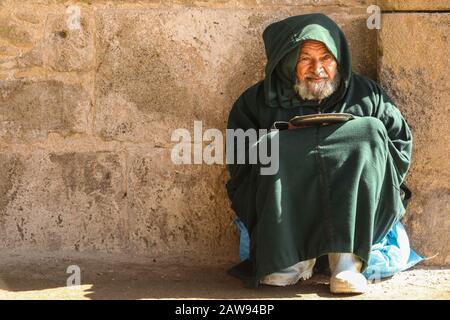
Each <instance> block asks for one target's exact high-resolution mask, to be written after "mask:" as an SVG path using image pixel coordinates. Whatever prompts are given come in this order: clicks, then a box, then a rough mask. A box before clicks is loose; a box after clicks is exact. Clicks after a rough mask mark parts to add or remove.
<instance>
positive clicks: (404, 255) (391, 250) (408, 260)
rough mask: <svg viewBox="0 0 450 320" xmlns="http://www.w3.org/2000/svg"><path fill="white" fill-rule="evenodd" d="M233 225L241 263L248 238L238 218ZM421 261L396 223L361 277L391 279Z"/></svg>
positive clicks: (247, 255) (248, 252) (248, 249)
mask: <svg viewBox="0 0 450 320" xmlns="http://www.w3.org/2000/svg"><path fill="white" fill-rule="evenodd" d="M234 223H235V224H236V226H237V228H238V230H239V238H240V239H239V242H240V245H239V258H240V260H241V261H243V260H245V259H247V258H248V257H249V254H250V237H249V235H248V231H247V228H246V227H245V225H244V223H243V222H242V221H241V220H240V219H239V218H236V219H235V220H234ZM422 260H424V258H423V257H421V256H419V255H418V254H417V253H416V252H415V251H414V250H413V249H412V248H411V247H410V245H409V239H408V235H407V234H406V230H405V228H404V227H403V225H402V224H401V222H400V221H398V222H397V223H396V224H394V225H393V226H392V228H391V230H390V231H389V232H388V233H387V234H386V236H385V237H384V238H383V239H382V240H381V241H380V242H378V243H376V244H374V245H373V246H372V250H371V252H370V258H369V263H368V266H367V268H366V270H364V272H363V275H364V276H365V277H366V278H367V279H369V280H377V279H381V278H386V277H391V276H393V275H394V274H396V273H398V272H401V271H404V270H406V269H409V268H411V267H412V266H414V265H415V264H417V263H419V262H421V261H422Z"/></svg>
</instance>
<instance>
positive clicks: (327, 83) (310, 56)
mask: <svg viewBox="0 0 450 320" xmlns="http://www.w3.org/2000/svg"><path fill="white" fill-rule="evenodd" d="M296 74H297V84H296V88H295V89H296V91H297V92H298V93H299V94H300V96H301V97H302V98H303V99H306V100H322V99H324V98H326V97H327V96H329V95H331V94H332V93H333V92H334V91H335V90H336V89H337V87H338V86H339V82H340V77H339V73H338V70H337V62H336V59H335V58H334V56H333V55H332V54H331V52H330V51H328V49H327V47H326V46H325V45H324V44H323V43H322V42H319V41H314V40H307V41H304V42H303V44H302V47H301V50H300V56H299V59H298V62H297V68H296Z"/></svg>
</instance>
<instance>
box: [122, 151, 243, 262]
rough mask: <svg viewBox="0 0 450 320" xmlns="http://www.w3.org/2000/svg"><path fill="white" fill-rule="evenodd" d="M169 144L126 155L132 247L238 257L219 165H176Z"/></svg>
mask: <svg viewBox="0 0 450 320" xmlns="http://www.w3.org/2000/svg"><path fill="white" fill-rule="evenodd" d="M170 151H171V150H170V149H165V148H155V149H152V150H149V151H147V152H146V153H143V152H142V151H141V152H137V153H132V154H131V156H130V157H129V160H128V165H127V166H128V168H129V176H128V183H127V185H128V197H129V203H128V210H129V212H128V217H129V224H130V247H131V251H133V252H139V253H141V254H152V255H163V256H164V255H170V256H173V257H176V256H178V257H183V259H186V260H189V259H197V260H203V261H206V262H212V261H213V260H214V259H212V257H216V258H217V257H221V258H225V259H226V258H228V259H230V258H236V256H237V252H238V243H237V238H236V229H235V227H234V225H232V221H233V217H234V213H233V212H232V210H231V209H230V207H229V203H228V198H227V195H226V189H225V182H226V180H227V173H226V168H225V166H222V165H211V166H208V165H175V164H173V163H172V161H171V159H170Z"/></svg>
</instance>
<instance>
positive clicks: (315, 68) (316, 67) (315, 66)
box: [312, 60, 323, 74]
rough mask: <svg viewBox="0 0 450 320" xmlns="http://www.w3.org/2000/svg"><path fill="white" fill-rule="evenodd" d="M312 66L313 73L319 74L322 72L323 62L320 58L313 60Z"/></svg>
mask: <svg viewBox="0 0 450 320" xmlns="http://www.w3.org/2000/svg"><path fill="white" fill-rule="evenodd" d="M312 68H313V71H314V73H315V74H320V73H322V72H323V64H322V62H321V61H320V60H316V61H314V62H313V65H312Z"/></svg>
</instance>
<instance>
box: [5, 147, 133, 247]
mask: <svg viewBox="0 0 450 320" xmlns="http://www.w3.org/2000/svg"><path fill="white" fill-rule="evenodd" d="M125 182H126V179H125V159H124V156H123V155H119V154H115V153H111V152H97V153H96V152H86V153H61V154H60V153H53V152H44V151H34V152H29V153H26V154H22V153H15V152H5V151H3V152H2V153H0V191H1V194H0V230H1V232H0V247H1V248H2V250H6V249H8V250H10V251H11V250H12V251H14V250H17V251H25V252H26V251H28V252H45V251H46V252H56V251H67V252H70V251H72V252H75V251H80V252H81V251H83V252H124V250H125V249H126V248H127V245H128V233H127V230H128V220H127V216H126V212H125V208H126V201H127V199H126V192H125V190H126V184H125Z"/></svg>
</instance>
